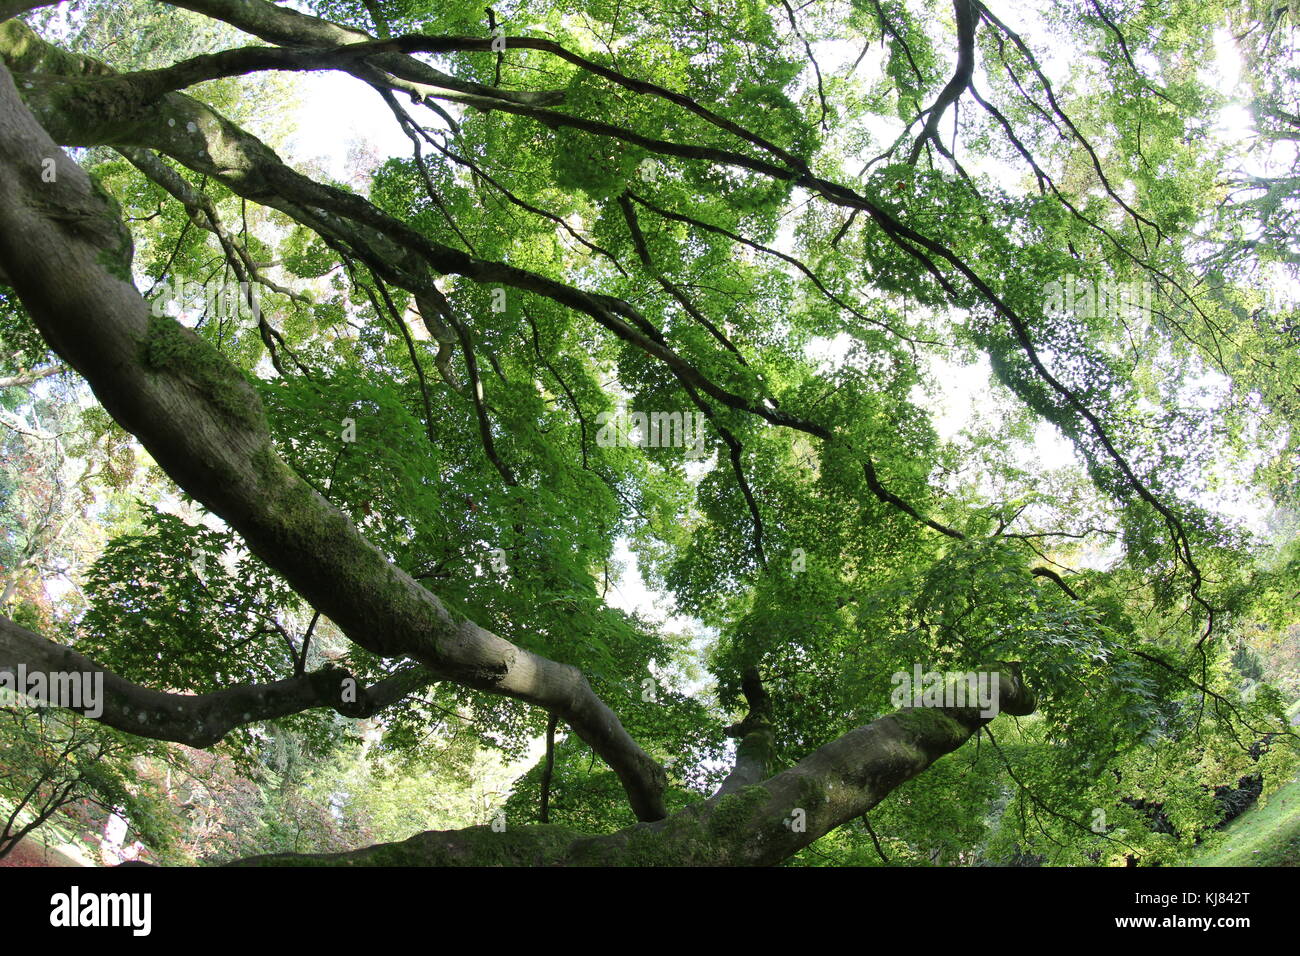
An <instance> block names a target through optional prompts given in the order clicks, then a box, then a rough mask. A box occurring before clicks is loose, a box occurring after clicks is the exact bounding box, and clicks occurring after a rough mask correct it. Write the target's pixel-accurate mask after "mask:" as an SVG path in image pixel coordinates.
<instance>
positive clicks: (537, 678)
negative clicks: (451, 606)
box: [0, 69, 666, 820]
mask: <svg viewBox="0 0 1300 956" xmlns="http://www.w3.org/2000/svg"><path fill="white" fill-rule="evenodd" d="M42 159H52V160H53V161H54V163H55V168H56V171H57V176H56V179H55V181H54V182H49V183H46V182H42V180H41V175H40V171H41V167H42ZM130 260H131V243H130V237H129V234H128V233H127V232H126V231H125V229H124V227H123V225H122V223H121V221H120V219H118V218H117V216H116V214H115V213H114V211H113V210H112V208H111V206H110V203H109V200H108V199H107V198H106V197H105V196H104V195H103V194H102V193H101V192H97V191H96V190H95V189H94V188H92V186H91V183H90V180H89V179H88V177H87V176H86V174H85V173H84V172H83V171H82V170H81V168H80V167H79V166H77V164H76V163H74V162H72V160H70V159H69V158H68V157H67V156H66V155H65V154H64V153H63V152H62V151H61V150H60V149H59V148H58V147H57V146H56V145H55V143H54V142H53V141H52V140H51V139H50V137H49V135H48V134H47V133H46V132H45V130H44V129H42V128H41V126H40V124H39V123H38V122H37V121H36V119H35V117H34V116H32V114H31V112H30V111H29V110H28V109H27V108H26V107H25V106H24V105H23V103H22V101H21V99H20V98H19V96H18V91H17V89H16V88H15V85H14V82H13V80H12V78H11V77H10V75H9V72H8V70H7V69H4V70H0V264H3V267H4V269H5V271H6V272H7V273H8V274H9V275H10V276H12V277H13V279H14V283H15V286H14V288H15V291H16V292H17V294H18V297H19V299H20V300H21V301H22V303H23V305H24V306H25V307H26V309H27V311H28V313H29V314H30V315H31V316H32V319H33V321H34V322H35V324H36V326H37V328H38V329H39V330H40V331H41V333H42V335H43V336H44V337H45V339H46V341H47V343H48V344H49V345H50V346H51V348H53V349H54V350H55V351H56V352H57V353H59V354H60V356H61V357H63V358H64V359H65V360H66V361H67V362H68V364H69V365H71V366H72V367H73V368H75V369H76V370H77V371H79V372H80V373H81V374H82V375H83V376H84V377H85V378H86V380H87V381H88V382H89V383H90V386H91V388H92V389H93V390H94V392H95V394H96V396H97V397H98V398H99V400H100V402H101V404H102V405H103V406H104V408H105V409H106V410H107V411H108V412H109V414H111V415H112V416H113V417H114V418H115V419H116V420H117V421H118V422H119V423H120V424H121V425H122V426H123V427H124V428H126V429H127V430H128V431H130V432H132V433H134V434H135V435H136V436H137V437H138V438H139V439H140V441H141V443H142V444H143V445H144V446H145V448H146V449H147V450H148V451H149V452H150V454H151V455H153V457H154V460H155V461H157V462H158V463H159V465H160V466H161V467H162V468H163V470H164V471H166V472H167V473H168V474H169V475H170V476H171V477H172V478H173V479H174V480H175V481H176V482H177V484H178V485H180V486H181V488H183V489H184V490H185V491H187V492H188V493H189V494H191V495H193V496H194V497H195V499H197V500H198V501H200V502H202V503H203V504H204V505H205V506H206V507H207V508H209V509H210V510H211V511H212V512H213V513H214V514H217V515H219V516H220V517H221V518H223V519H224V520H225V521H226V522H227V524H229V525H230V526H231V527H232V528H233V529H235V530H236V531H237V532H239V534H240V535H241V536H242V537H243V539H244V540H245V542H246V543H247V544H248V546H249V549H250V550H251V551H252V552H253V553H254V554H256V555H257V556H258V557H260V558H261V559H262V560H264V561H266V562H267V563H268V564H269V565H270V566H271V567H273V568H275V569H276V570H277V571H279V572H280V573H281V574H283V575H284V577H285V579H286V580H287V581H288V582H289V583H290V584H291V585H292V586H293V587H294V588H295V589H296V590H297V591H298V592H299V593H300V594H302V595H303V597H304V598H306V600H307V601H308V602H309V603H310V604H311V605H312V606H313V607H316V608H318V609H319V610H320V611H321V612H322V613H323V614H325V615H326V616H327V617H329V618H330V619H331V620H332V621H334V622H335V624H337V625H338V626H339V628H340V629H341V630H342V631H343V632H344V633H345V634H346V635H347V636H348V637H349V638H350V639H351V640H353V641H354V642H355V643H357V644H359V645H361V646H362V647H364V648H366V649H367V650H370V651H372V652H373V653H376V654H379V655H381V656H384V657H397V656H407V657H410V658H412V659H414V660H416V661H418V662H419V663H421V664H423V665H425V666H426V667H428V668H429V669H430V670H431V671H433V672H434V673H435V674H436V675H437V676H438V677H439V678H441V679H445V680H452V681H455V682H457V683H460V684H463V685H464V686H467V687H471V688H474V689H477V690H483V691H487V692H489V693H494V694H500V695H503V696H507V697H513V698H515V699H518V700H521V701H525V702H527V703H531V704H534V705H536V706H540V707H543V708H545V709H546V710H548V711H550V712H552V713H555V714H557V715H558V716H559V717H561V719H563V720H565V722H566V723H568V724H569V726H570V727H572V728H573V730H574V731H575V732H576V733H577V734H578V735H579V736H580V737H581V738H582V739H583V740H585V741H586V742H587V743H588V744H589V745H590V746H591V747H592V748H593V750H595V751H596V753H598V754H599V755H600V756H601V757H602V758H603V759H604V760H605V761H606V763H608V764H609V765H610V767H611V768H612V769H613V770H614V772H615V773H616V774H617V775H618V777H619V779H620V780H621V781H622V783H623V785H624V787H625V789H626V790H627V792H628V796H629V800H630V802H631V804H632V807H633V810H634V812H635V813H636V814H637V816H638V817H639V818H641V819H647V820H653V819H659V818H661V817H662V816H663V815H664V808H663V799H662V793H663V789H664V787H665V783H666V778H665V774H664V771H663V769H662V768H661V767H660V766H659V765H658V764H657V763H656V762H655V761H654V760H653V759H652V758H650V757H649V756H648V755H647V754H646V753H645V752H644V751H643V750H642V749H641V748H640V747H639V746H638V745H637V744H636V742H635V741H634V740H633V739H632V738H631V736H630V735H629V734H628V733H627V731H626V730H625V729H624V728H623V726H622V724H621V723H620V722H619V720H618V718H617V717H616V716H615V714H614V713H613V711H611V710H610V709H609V707H608V706H606V705H605V704H604V702H603V701H601V700H600V699H599V698H598V697H597V696H596V695H595V693H594V692H593V691H592V689H591V687H590V685H589V684H588V682H587V680H586V678H585V677H584V676H583V675H582V674H581V672H579V671H578V670H577V669H576V668H573V667H570V666H568V665H564V664H559V663H556V662H554V661H550V660H547V659H546V658H543V657H539V656H537V655H535V654H531V653H529V652H527V651H525V650H523V649H521V648H519V647H516V646H515V645H513V644H511V643H510V642H509V641H506V640H504V639H503V638H501V637H499V636H497V635H495V634H492V633H490V632H488V631H486V630H484V629H482V628H480V627H479V626H477V625H476V624H474V623H473V622H471V621H462V620H458V619H457V618H456V617H455V616H454V615H453V614H452V613H451V612H450V611H449V610H448V609H447V607H446V606H445V605H444V604H443V603H442V602H441V601H440V600H439V599H438V598H437V597H436V596H435V595H433V594H432V593H430V592H429V591H427V590H426V589H424V588H423V587H421V586H420V585H419V584H418V583H416V582H415V581H414V580H413V579H412V578H411V577H410V576H409V575H408V574H406V572H404V571H402V570H401V569H400V568H397V567H395V566H394V565H393V564H391V563H390V562H389V561H388V559H387V558H386V557H385V556H384V555H383V553H382V552H380V551H379V550H378V549H377V548H376V547H375V546H374V545H373V544H371V543H370V542H369V541H368V540H366V539H365V538H364V537H363V536H362V535H361V534H360V533H359V532H358V530H357V528H356V527H355V526H354V525H353V524H352V522H351V521H350V520H349V519H348V517H347V516H346V515H344V514H343V513H342V512H341V511H339V510H338V509H337V508H336V507H334V506H333V505H332V504H330V503H329V502H328V501H326V500H325V499H324V498H322V497H321V496H320V495H319V494H318V493H316V492H315V491H314V490H312V488H311V487H310V486H309V485H307V484H306V483H305V482H304V481H303V480H302V479H301V478H300V477H299V476H298V475H297V474H296V473H295V472H294V471H293V470H292V469H290V468H289V467H288V466H287V465H286V464H285V463H284V462H283V461H282V460H281V459H280V457H279V455H278V454H277V453H276V451H275V449H274V447H273V444H272V442H271V438H270V434H269V432H268V430H267V425H266V419H265V415H264V412H263V410H262V407H261V403H260V400H259V398H258V396H257V394H256V392H255V391H254V390H253V389H252V387H251V386H250V385H249V384H248V382H247V381H246V380H245V379H244V378H243V376H242V374H241V373H240V372H239V371H238V370H237V369H236V368H235V367H234V366H233V365H231V364H230V363H229V362H228V361H227V360H226V359H225V358H224V357H223V356H222V355H220V353H218V352H217V351H216V350H215V349H213V348H212V347H211V346H210V345H209V344H208V343H207V342H206V341H205V340H203V339H201V338H200V337H199V336H197V335H195V334H194V333H193V332H191V331H189V330H187V329H185V328H183V327H182V326H180V325H179V324H177V323H176V322H175V321H173V320H171V319H169V318H166V317H153V318H152V319H151V317H150V314H149V312H150V310H149V307H148V305H147V303H145V301H144V300H143V299H142V298H141V297H140V294H139V292H137V291H136V289H135V287H134V286H133V285H132V284H131V283H130V281H128V280H129V275H130V272H129V270H130ZM90 316H93V317H94V320H93V321H88V319H87V317H90Z"/></svg>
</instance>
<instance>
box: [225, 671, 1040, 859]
mask: <svg viewBox="0 0 1300 956" xmlns="http://www.w3.org/2000/svg"><path fill="white" fill-rule="evenodd" d="M996 673H997V675H998V677H997V681H998V685H997V686H998V700H999V704H1000V707H1001V711H1002V712H1003V713H1007V714H1012V715H1016V716H1023V715H1026V714H1030V713H1032V712H1033V711H1034V709H1035V707H1036V701H1035V698H1034V695H1033V693H1032V692H1031V691H1030V690H1029V689H1028V688H1027V687H1026V686H1025V684H1024V682H1023V680H1022V679H1021V677H1020V674H1019V668H1018V667H1017V666H1016V665H1010V664H1001V665H998V666H997V671H996ZM991 719H992V718H991V717H984V716H981V715H980V713H979V711H978V710H977V709H974V708H925V707H922V708H915V707H909V708H904V709H902V710H899V711H896V712H894V713H892V714H889V715H887V716H885V717H881V718H879V719H878V720H875V721H872V722H871V723H869V724H867V725H866V726H863V727H859V728H858V729H856V730H853V731H850V732H849V733H847V734H845V735H844V736H842V737H840V738H838V739H837V740H834V741H832V742H830V743H828V744H826V745H825V746H823V747H821V748H819V749H818V750H816V751H814V752H813V753H811V754H809V755H808V756H807V757H805V758H804V759H803V760H801V761H799V763H797V764H795V765H794V766H793V767H791V768H790V769H789V770H786V771H784V772H783V773H779V774H777V775H776V776H774V777H771V778H770V779H767V780H764V781H763V782H761V783H756V784H751V785H748V786H743V787H741V788H740V789H736V790H732V791H730V792H719V793H718V794H715V795H714V796H712V797H710V798H709V799H708V800H704V801H702V802H700V803H695V804H692V805H691V806H689V807H686V808H685V809H683V810H679V811H678V812H677V813H674V814H673V815H672V816H670V817H668V818H667V819H665V820H661V821H659V822H657V823H642V824H637V825H636V826H632V827H628V828H626V829H623V830H619V831H618V832H617V833H611V834H607V835H603V836H588V835H585V834H581V833H577V832H575V831H572V830H569V829H567V828H564V827H560V826H555V825H550V826H523V827H509V826H508V827H507V828H506V830H505V831H503V832H500V833H497V832H493V831H492V829H491V828H490V827H471V828H469V829H467V830H448V831H440V832H439V831H431V832H427V833H421V834H417V835H416V836H413V837H411V838H410V839H409V840H406V841H403V842H401V843H389V844H381V845H379V846H372V847H367V848H365V849H363V850H356V851H353V852H350V853H335V854H315V855H312V854H282V855H278V856H261V857H253V858H251V859H247V860H242V861H239V862H238V863H237V864H234V865H239V866H268V865H319V866H395V865H405V866H420V865H426V866H474V865H482V864H483V863H484V862H487V861H492V862H494V863H497V864H500V863H502V862H504V863H506V864H508V865H517V866H542V865H570V866H611V865H627V866H771V865H774V864H777V863H780V862H781V861H782V860H785V859H788V858H789V857H791V856H792V855H794V854H795V853H797V852H798V851H799V850H801V849H803V848H804V847H806V846H808V845H809V844H811V843H813V842H814V841H816V840H817V839H819V838H821V837H823V836H825V835H826V834H827V833H829V832H831V831H832V830H834V829H835V828H836V827H839V826H842V825H843V824H845V823H848V822H849V821H851V820H853V819H856V818H857V817H860V816H862V815H863V814H864V813H867V812H868V811H870V810H871V809H872V808H873V807H875V806H876V805H877V804H879V803H880V801H881V800H883V799H884V798H885V797H886V796H888V795H889V794H890V793H891V792H892V791H893V790H895V789H896V788H897V787H898V786H899V785H901V784H903V783H905V782H906V781H908V780H910V779H912V778H913V777H915V776H917V775H918V774H920V773H921V772H922V771H924V770H925V769H926V768H928V767H929V766H930V765H931V764H932V763H934V762H935V761H936V760H938V759H939V758H940V757H942V756H944V755H945V754H949V753H951V752H952V751H954V750H956V749H957V748H958V747H960V746H961V745H962V744H963V743H965V742H966V741H967V740H969V739H970V737H971V736H972V735H973V734H974V733H975V732H976V731H977V730H979V728H981V727H983V726H984V725H985V724H987V723H989V721H990V720H991ZM796 821H797V823H796Z"/></svg>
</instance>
